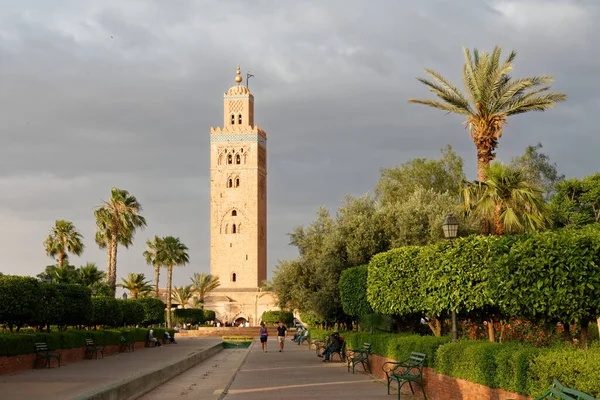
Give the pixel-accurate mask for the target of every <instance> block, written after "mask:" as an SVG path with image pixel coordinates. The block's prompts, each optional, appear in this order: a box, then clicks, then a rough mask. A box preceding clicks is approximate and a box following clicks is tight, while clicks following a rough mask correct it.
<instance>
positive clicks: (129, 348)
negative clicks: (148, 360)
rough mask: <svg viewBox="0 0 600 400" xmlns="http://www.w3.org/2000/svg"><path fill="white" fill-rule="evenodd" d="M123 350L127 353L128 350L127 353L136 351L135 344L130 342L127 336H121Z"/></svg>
mask: <svg viewBox="0 0 600 400" xmlns="http://www.w3.org/2000/svg"><path fill="white" fill-rule="evenodd" d="M121 350H122V351H125V350H127V351H134V350H135V343H133V342H128V341H127V339H125V336H121ZM103 356H104V355H103Z"/></svg>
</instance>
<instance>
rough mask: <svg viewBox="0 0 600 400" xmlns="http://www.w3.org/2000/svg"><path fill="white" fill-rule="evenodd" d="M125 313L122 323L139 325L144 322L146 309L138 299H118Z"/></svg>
mask: <svg viewBox="0 0 600 400" xmlns="http://www.w3.org/2000/svg"><path fill="white" fill-rule="evenodd" d="M118 301H119V304H120V305H121V311H122V313H123V323H122V324H119V326H120V325H126V326H131V325H137V324H141V323H143V322H144V315H145V310H144V306H143V305H142V304H140V303H139V302H138V301H137V300H132V299H127V300H118Z"/></svg>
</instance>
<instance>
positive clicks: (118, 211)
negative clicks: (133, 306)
mask: <svg viewBox="0 0 600 400" xmlns="http://www.w3.org/2000/svg"><path fill="white" fill-rule="evenodd" d="M141 211H142V205H141V204H140V203H139V202H138V201H137V199H136V198H135V196H132V195H130V194H129V192H128V191H127V190H122V189H117V188H112V190H111V198H110V200H108V201H104V202H103V204H102V205H101V206H99V207H98V208H97V209H96V210H95V211H94V215H95V217H96V226H97V233H96V243H98V245H99V246H100V248H101V249H102V248H108V264H107V268H106V273H107V279H108V284H109V286H110V288H111V290H112V291H113V292H114V290H115V287H116V280H117V247H118V245H119V244H120V245H122V246H124V247H125V248H128V247H129V245H130V244H131V243H132V241H133V237H134V235H135V231H136V230H137V228H143V227H144V226H146V219H145V218H144V217H142V216H141V215H140V212H141Z"/></svg>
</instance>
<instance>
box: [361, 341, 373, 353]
mask: <svg viewBox="0 0 600 400" xmlns="http://www.w3.org/2000/svg"><path fill="white" fill-rule="evenodd" d="M363 350H364V351H366V352H367V353H370V352H371V343H363Z"/></svg>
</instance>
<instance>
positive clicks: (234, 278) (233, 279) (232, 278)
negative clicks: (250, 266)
mask: <svg viewBox="0 0 600 400" xmlns="http://www.w3.org/2000/svg"><path fill="white" fill-rule="evenodd" d="M236 279H237V275H236V274H235V272H234V273H233V274H231V282H235V281H236Z"/></svg>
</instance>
